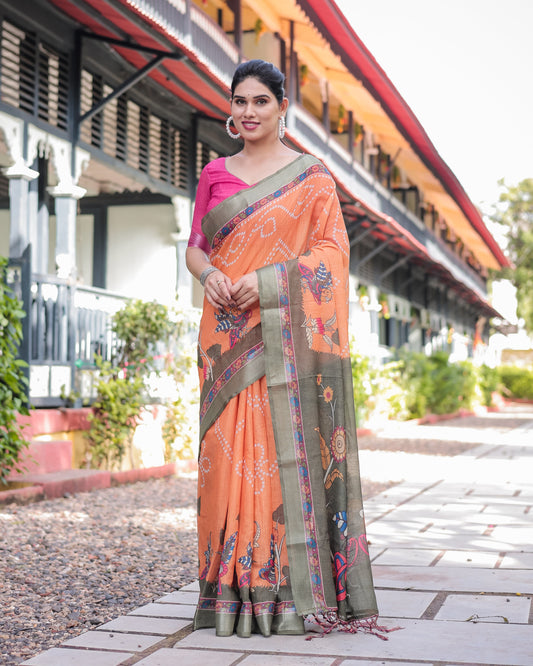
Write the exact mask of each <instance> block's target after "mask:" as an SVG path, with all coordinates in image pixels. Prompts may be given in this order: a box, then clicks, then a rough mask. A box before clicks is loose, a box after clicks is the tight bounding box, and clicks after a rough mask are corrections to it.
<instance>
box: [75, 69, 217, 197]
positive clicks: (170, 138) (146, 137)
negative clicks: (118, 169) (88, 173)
mask: <svg viewBox="0 0 533 666" xmlns="http://www.w3.org/2000/svg"><path fill="white" fill-rule="evenodd" d="M112 91H113V89H112V87H111V86H109V85H108V84H107V83H105V81H103V79H102V77H101V76H99V75H96V74H92V73H90V72H88V71H86V70H84V71H83V72H82V78H81V109H80V112H81V115H83V114H84V113H86V112H87V111H89V110H90V109H92V108H93V107H94V106H95V104H98V102H100V101H101V100H102V99H104V98H105V97H107V96H108V95H109V94H110V93H111V92H112ZM80 138H81V139H82V141H85V142H86V143H89V144H90V145H92V146H95V147H96V148H99V149H100V150H103V151H104V153H106V154H107V155H110V156H111V157H113V158H116V159H118V160H121V161H122V162H125V163H126V164H128V165H129V166H131V167H132V168H134V169H138V170H139V171H143V172H144V173H147V174H149V175H150V176H151V177H152V178H156V179H158V180H162V181H164V182H166V183H170V184H171V185H173V186H174V187H176V188H178V189H181V190H188V189H189V172H188V171H189V170H188V167H189V142H188V138H187V135H186V134H185V132H183V131H182V130H180V129H178V128H177V127H174V126H173V125H171V123H170V122H169V121H168V120H166V119H165V118H161V117H160V116H158V115H156V114H154V113H152V112H151V110H150V108H149V107H148V106H145V105H140V104H138V103H137V102H136V101H134V100H133V99H132V98H131V97H130V96H129V95H128V94H127V93H124V94H123V95H121V96H120V97H118V98H117V99H114V100H112V101H111V102H108V103H107V104H106V105H105V106H104V107H103V109H102V111H101V112H100V113H97V114H95V115H94V116H92V117H91V118H89V119H88V120H86V121H84V122H83V123H82V124H81V128H80ZM199 146H200V147H199V150H200V155H201V163H202V166H203V165H204V164H205V163H206V160H207V161H209V160H210V159H213V158H214V157H218V154H215V153H214V152H213V151H212V150H210V149H209V147H208V146H206V145H205V144H199ZM200 168H201V167H200Z"/></svg>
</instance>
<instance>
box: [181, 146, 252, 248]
mask: <svg viewBox="0 0 533 666" xmlns="http://www.w3.org/2000/svg"><path fill="white" fill-rule="evenodd" d="M247 187H250V186H249V185H248V184H247V183H245V182H244V180H241V179H240V178H237V176H234V175H233V174H232V173H230V172H229V171H228V170H227V169H226V158H225V157H219V158H217V159H216V160H213V161H212V162H209V164H207V165H206V166H205V167H204V168H203V170H202V173H201V175H200V180H199V181H198V189H197V190H196V198H195V202H194V214H193V218H192V228H191V235H190V236H189V242H188V244H187V246H188V247H199V248H200V249H202V250H203V251H204V252H205V253H206V254H209V253H210V252H211V246H210V245H209V242H208V240H207V238H206V237H205V235H204V234H203V232H202V218H203V217H204V215H206V214H207V213H208V212H209V211H210V210H211V209H212V208H214V207H215V206H217V205H218V204H219V203H221V202H222V201H224V199H227V198H228V197H229V196H231V195H232V194H236V193H237V192H239V191H240V190H244V189H245V188H247Z"/></svg>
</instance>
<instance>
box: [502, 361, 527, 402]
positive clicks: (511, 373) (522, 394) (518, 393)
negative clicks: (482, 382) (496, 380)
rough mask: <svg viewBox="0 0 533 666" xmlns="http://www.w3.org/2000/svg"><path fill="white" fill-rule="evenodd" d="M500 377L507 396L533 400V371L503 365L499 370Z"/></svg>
mask: <svg viewBox="0 0 533 666" xmlns="http://www.w3.org/2000/svg"><path fill="white" fill-rule="evenodd" d="M499 377H500V381H501V383H502V385H503V386H504V389H505V390H504V392H505V394H506V396H509V397H513V398H519V399H525V400H533V370H529V369H528V368H519V367H517V366H514V365H503V366H501V367H500V368H499Z"/></svg>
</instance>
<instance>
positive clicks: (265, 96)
mask: <svg viewBox="0 0 533 666" xmlns="http://www.w3.org/2000/svg"><path fill="white" fill-rule="evenodd" d="M263 98H266V99H270V95H268V94H267V93H263V94H261V95H256V96H255V97H252V99H263ZM233 99H246V97H245V96H244V95H235V96H234V97H233Z"/></svg>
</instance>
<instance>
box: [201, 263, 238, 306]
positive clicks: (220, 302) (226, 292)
mask: <svg viewBox="0 0 533 666" xmlns="http://www.w3.org/2000/svg"><path fill="white" fill-rule="evenodd" d="M230 290H231V280H230V279H229V277H228V276H227V275H224V273H223V272H222V271H220V270H216V271H213V272H212V273H209V275H208V276H207V278H206V280H205V283H204V292H205V295H206V298H207V300H208V301H209V303H210V304H211V305H212V306H213V307H214V308H221V307H224V306H225V305H228V304H232V299H231V295H230Z"/></svg>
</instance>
